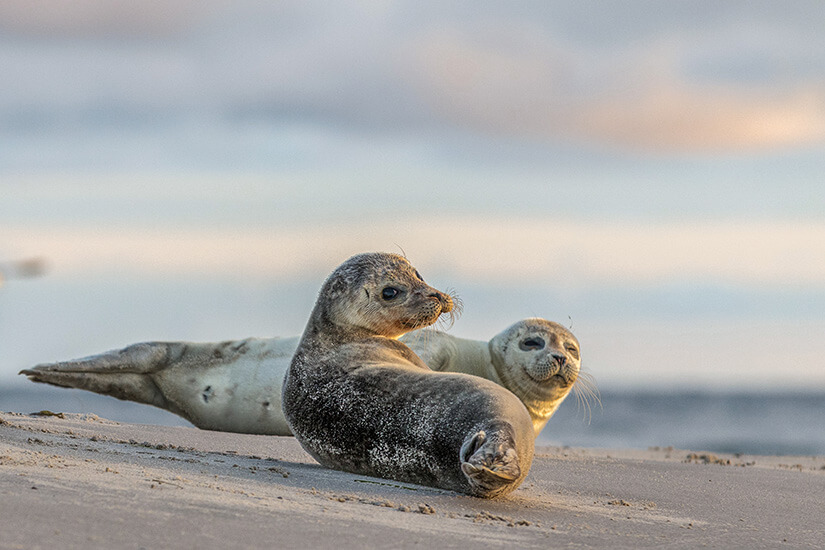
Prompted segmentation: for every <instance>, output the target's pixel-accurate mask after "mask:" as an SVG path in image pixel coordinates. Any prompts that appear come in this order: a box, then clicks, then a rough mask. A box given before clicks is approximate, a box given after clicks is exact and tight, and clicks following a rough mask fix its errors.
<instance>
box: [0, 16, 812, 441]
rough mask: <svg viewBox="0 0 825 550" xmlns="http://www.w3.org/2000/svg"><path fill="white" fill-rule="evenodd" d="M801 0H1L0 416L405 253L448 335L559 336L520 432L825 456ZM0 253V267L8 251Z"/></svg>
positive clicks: (165, 417) (286, 323) (265, 314)
mask: <svg viewBox="0 0 825 550" xmlns="http://www.w3.org/2000/svg"><path fill="white" fill-rule="evenodd" d="M823 21H825V3H822V2H820V1H818V0H811V1H799V2H794V1H789V2H782V3H777V2H758V1H735V0H732V1H729V2H723V3H720V2H716V1H713V2H711V1H701V0H700V1H695V2H690V3H686V2H659V1H654V0H636V1H628V2H622V3H603V2H586V1H573V0H569V1H534V2H519V3H513V2H483V3H479V2H463V1H459V2H450V3H447V4H445V3H443V2H428V1H421V0H418V1H415V2H413V1H388V2H375V1H362V2H344V3H335V4H329V3H325V2H306V1H300V2H298V1H294V2H290V1H285V2H264V1H252V0H250V1H244V0H233V1H231V2H230V1H229V0H202V1H198V2H195V1H193V0H163V1H159V0H158V1H154V0H146V1H143V2H139V3H136V2H131V1H127V0H105V1H104V0H74V1H72V2H61V3H54V2H48V1H45V0H5V1H4V2H2V3H0V75H2V79H3V85H2V86H0V285H2V286H0V410H14V411H18V412H32V411H35V410H40V409H51V410H64V411H74V412H95V413H98V414H100V415H101V416H107V417H109V418H112V419H116V420H118V419H120V420H128V421H136V422H152V423H172V424H175V423H180V424H185V422H184V421H182V420H179V419H178V418H177V417H175V416H173V415H171V414H166V413H164V412H162V411H158V410H155V409H152V408H150V407H145V406H138V405H133V404H129V403H124V402H120V401H117V400H114V399H111V398H103V397H98V396H95V395H93V394H88V393H85V392H81V391H76V390H65V389H58V388H49V387H45V386H40V385H35V384H32V383H31V382H28V381H27V380H25V379H24V378H23V377H20V376H17V374H16V373H17V372H18V371H19V370H20V369H21V368H25V367H29V366H31V365H34V364H37V363H42V362H51V361H57V360H65V359H69V358H75V357H80V356H85V355H90V354H93V353H97V352H100V351H104V350H107V349H112V348H120V347H123V346H125V345H127V344H130V343H134V342H138V341H146V340H194V341H217V340H225V339H231V338H242V337H247V336H292V335H298V334H300V332H301V331H302V330H303V326H304V323H305V321H306V318H307V316H308V315H309V312H310V310H311V308H312V306H313V303H314V300H315V296H316V293H317V290H318V288H319V287H320V284H321V282H322V281H323V280H324V278H325V277H326V275H327V274H328V273H329V272H330V271H331V270H332V269H333V268H334V267H335V266H337V265H338V264H339V263H340V262H342V261H343V260H345V259H346V258H348V257H349V256H351V255H353V254H355V253H358V252H363V251H371V250H381V251H390V252H401V251H403V252H404V253H405V254H406V255H407V256H408V258H410V260H411V261H412V262H413V264H414V265H415V266H416V267H418V269H419V271H421V273H422V274H423V275H424V277H425V278H426V279H427V281H428V282H429V283H430V284H432V285H433V286H436V287H440V288H453V289H455V290H456V291H457V292H458V294H459V295H460V296H461V297H462V298H463V300H464V304H465V310H464V314H463V316H462V317H461V319H459V321H458V322H457V323H456V324H455V326H454V327H453V328H452V329H451V333H452V334H455V335H457V336H461V337H468V338H474V339H479V340H487V339H489V338H490V337H492V336H493V335H494V334H496V333H497V332H499V331H501V330H502V329H504V328H505V327H506V326H508V325H510V324H511V323H513V322H515V321H517V320H519V319H521V318H524V317H529V316H540V317H545V318H548V319H551V320H555V321H558V322H561V323H563V324H565V325H567V326H569V327H571V328H572V330H573V332H574V333H575V334H576V335H577V336H578V338H579V340H580V342H581V344H582V351H583V365H584V368H585V370H586V371H587V372H589V373H591V374H592V375H593V376H594V377H595V379H596V381H597V383H598V386H599V388H600V389H601V392H602V407H603V408H600V407H599V405H598V404H594V410H593V415H592V421H590V422H588V418H587V417H588V415H587V413H586V410H585V409H584V408H583V407H581V406H578V407H577V405H576V402H575V400H574V399H572V398H571V399H569V400H568V402H566V403H565V404H564V406H563V407H562V409H561V410H560V412H559V413H558V414H557V415H556V417H555V418H554V419H552V420H551V421H550V423H549V424H548V427H547V429H546V430H545V431H544V433H543V434H542V436H541V438H540V441H543V442H546V443H561V444H569V445H589V446H599V447H646V446H650V445H675V446H680V447H684V448H691V449H694V450H698V449H708V450H720V451H724V450H727V451H734V452H736V451H738V452H762V453H793V454H809V453H810V454H812V453H820V454H822V453H825V430H823V428H822V426H825V185H823V184H824V183H825V182H823V174H825V33H823V32H822V22H823ZM21 262H22V263H21Z"/></svg>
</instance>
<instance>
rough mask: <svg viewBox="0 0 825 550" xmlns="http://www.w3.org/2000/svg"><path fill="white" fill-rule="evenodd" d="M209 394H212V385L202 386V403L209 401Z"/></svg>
mask: <svg viewBox="0 0 825 550" xmlns="http://www.w3.org/2000/svg"><path fill="white" fill-rule="evenodd" d="M211 395H212V386H206V388H204V390H203V393H202V394H201V397H203V402H204V403H209V397H211Z"/></svg>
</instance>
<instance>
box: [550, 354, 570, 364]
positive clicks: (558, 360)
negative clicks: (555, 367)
mask: <svg viewBox="0 0 825 550" xmlns="http://www.w3.org/2000/svg"><path fill="white" fill-rule="evenodd" d="M553 359H555V360H556V363H558V364H559V366H560V367H563V366H564V364H565V363H566V362H567V358H566V357H565V356H564V355H555V354H554V355H553Z"/></svg>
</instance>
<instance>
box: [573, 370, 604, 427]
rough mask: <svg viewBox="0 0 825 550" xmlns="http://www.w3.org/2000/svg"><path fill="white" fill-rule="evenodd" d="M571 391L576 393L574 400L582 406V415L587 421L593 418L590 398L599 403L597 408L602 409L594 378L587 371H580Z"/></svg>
mask: <svg viewBox="0 0 825 550" xmlns="http://www.w3.org/2000/svg"><path fill="white" fill-rule="evenodd" d="M573 392H574V393H575V394H576V402H577V404H578V407H579V408H584V411H585V413H584V417H585V418H587V423H588V424H590V422H591V421H592V420H593V407H592V405H591V403H590V400H591V399H592V400H593V401H594V402H595V403H598V404H599V409H600V410H604V407H603V406H602V399H601V394H600V393H599V389H598V388H597V387H596V380H595V378H593V375H592V374H590V373H589V372H580V373H579V377H578V378H577V379H576V383H575V384H574V385H573Z"/></svg>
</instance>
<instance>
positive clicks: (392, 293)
mask: <svg viewBox="0 0 825 550" xmlns="http://www.w3.org/2000/svg"><path fill="white" fill-rule="evenodd" d="M399 294H401V291H400V290H398V289H397V288H393V287H391V286H388V287H387V288H385V289H384V290H382V291H381V297H382V298H384V299H385V300H392V299H393V298H395V297H396V296H398V295H399Z"/></svg>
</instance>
